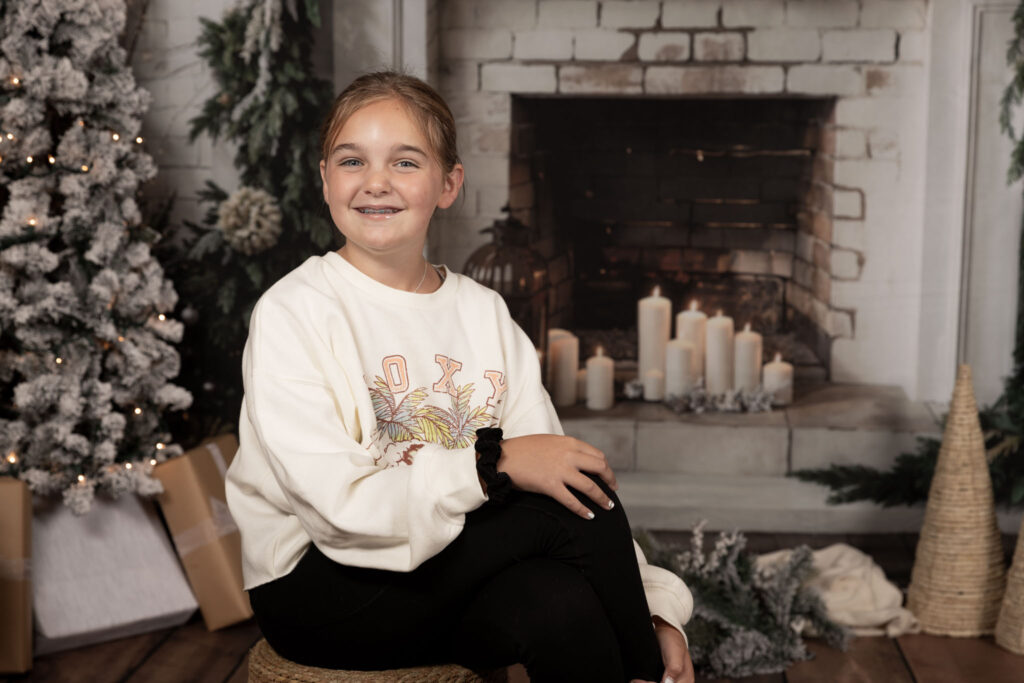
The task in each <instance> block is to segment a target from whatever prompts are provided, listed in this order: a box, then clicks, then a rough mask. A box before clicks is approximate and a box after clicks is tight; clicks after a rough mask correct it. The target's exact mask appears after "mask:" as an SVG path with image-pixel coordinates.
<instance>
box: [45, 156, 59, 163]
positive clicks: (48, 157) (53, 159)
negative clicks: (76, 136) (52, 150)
mask: <svg viewBox="0 0 1024 683" xmlns="http://www.w3.org/2000/svg"><path fill="white" fill-rule="evenodd" d="M46 160H47V161H49V162H50V165H51V166H52V165H53V164H55V163H57V157H55V156H53V155H52V154H47V155H46Z"/></svg>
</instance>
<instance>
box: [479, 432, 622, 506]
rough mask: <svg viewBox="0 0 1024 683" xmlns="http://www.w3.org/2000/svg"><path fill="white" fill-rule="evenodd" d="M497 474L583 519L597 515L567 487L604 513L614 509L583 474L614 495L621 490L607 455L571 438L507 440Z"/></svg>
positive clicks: (546, 436) (541, 436)
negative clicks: (502, 474) (602, 485)
mask: <svg viewBox="0 0 1024 683" xmlns="http://www.w3.org/2000/svg"><path fill="white" fill-rule="evenodd" d="M498 471H500V472H504V473H506V474H507V475H508V477H509V479H511V480H512V483H513V484H514V485H515V486H517V487H518V488H520V489H522V490H523V491H530V492H532V493H543V494H544V495H547V496H551V497H552V498H554V499H555V500H557V501H558V502H559V503H561V504H562V505H564V506H565V507H567V508H569V509H570V510H572V511H573V512H575V513H576V514H578V515H579V516H580V517H583V518H584V519H593V516H594V513H592V512H591V511H590V510H589V509H588V508H587V506H586V505H584V504H583V503H581V502H580V501H579V499H577V498H576V496H574V495H573V494H572V492H571V491H570V490H569V489H568V488H566V487H568V486H571V487H573V488H574V489H576V490H577V491H579V492H580V493H583V494H584V495H586V496H588V497H589V498H590V499H591V500H593V501H594V502H595V503H597V504H598V506H600V507H601V508H603V509H605V510H610V509H611V508H612V507H613V504H612V501H611V499H610V498H608V496H606V495H605V494H604V491H602V490H601V487H600V486H598V485H597V484H596V483H594V481H593V480H592V479H591V478H590V477H588V476H587V475H585V474H584V472H590V473H592V474H596V475H598V476H599V477H601V479H603V480H604V481H605V482H606V483H607V484H608V486H609V487H610V488H611V489H612V490H613V491H614V490H615V489H617V488H618V484H617V483H616V482H615V474H614V473H613V472H612V468H611V467H609V466H608V461H607V460H605V457H604V453H602V452H601V451H599V450H598V449H596V448H594V447H593V446H591V445H590V444H587V443H584V442H583V441H580V440H579V439H574V438H572V437H570V436H558V435H555V434H534V435H531V436H517V437H515V438H512V439H505V440H504V441H502V442H501V457H500V458H499V459H498Z"/></svg>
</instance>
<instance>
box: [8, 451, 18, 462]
mask: <svg viewBox="0 0 1024 683" xmlns="http://www.w3.org/2000/svg"><path fill="white" fill-rule="evenodd" d="M7 462H9V463H11V464H12V465H16V464H17V463H18V454H17V453H15V452H14V451H11V452H10V453H8V454H7Z"/></svg>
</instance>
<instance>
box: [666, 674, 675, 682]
mask: <svg viewBox="0 0 1024 683" xmlns="http://www.w3.org/2000/svg"><path fill="white" fill-rule="evenodd" d="M665 683H676V681H675V679H674V678H672V677H671V676H665Z"/></svg>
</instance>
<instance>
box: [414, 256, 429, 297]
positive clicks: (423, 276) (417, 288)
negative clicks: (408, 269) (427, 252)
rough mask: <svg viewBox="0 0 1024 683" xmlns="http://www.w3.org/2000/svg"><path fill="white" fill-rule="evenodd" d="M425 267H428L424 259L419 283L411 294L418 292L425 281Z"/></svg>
mask: <svg viewBox="0 0 1024 683" xmlns="http://www.w3.org/2000/svg"><path fill="white" fill-rule="evenodd" d="M427 265H428V263H427V260H426V259H424V260H423V275H422V276H421V277H420V283H419V284H418V285H416V289H414V290H412V293H413V294H415V293H416V292H418V291H420V287H422V286H423V281H424V280H426V279H427Z"/></svg>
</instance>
